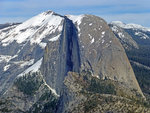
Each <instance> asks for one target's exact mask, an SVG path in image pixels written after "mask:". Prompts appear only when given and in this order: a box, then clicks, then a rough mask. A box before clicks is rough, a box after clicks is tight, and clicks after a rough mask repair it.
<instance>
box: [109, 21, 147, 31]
mask: <svg viewBox="0 0 150 113" xmlns="http://www.w3.org/2000/svg"><path fill="white" fill-rule="evenodd" d="M110 24H113V25H116V26H119V27H121V28H124V29H139V30H142V31H150V28H147V27H143V26H141V25H138V24H133V23H129V24H125V23H123V22H121V21H113V22H111V23H110Z"/></svg>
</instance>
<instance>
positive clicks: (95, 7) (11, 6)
mask: <svg viewBox="0 0 150 113" xmlns="http://www.w3.org/2000/svg"><path fill="white" fill-rule="evenodd" d="M47 10H52V11H54V12H56V13H59V14H61V15H66V14H73V15H78V14H93V15H97V16H100V17H102V18H104V19H105V20H106V21H107V22H110V21H115V20H120V21H123V22H124V23H136V24H141V25H143V26H147V27H150V0H0V23H6V22H22V21H25V20H27V19H29V18H31V17H32V16H35V15H37V14H39V13H41V12H44V11H47Z"/></svg>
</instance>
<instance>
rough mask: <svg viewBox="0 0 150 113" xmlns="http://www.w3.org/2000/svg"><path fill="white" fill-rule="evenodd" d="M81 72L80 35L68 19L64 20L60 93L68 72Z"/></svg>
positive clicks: (58, 85) (60, 58)
mask: <svg viewBox="0 0 150 113" xmlns="http://www.w3.org/2000/svg"><path fill="white" fill-rule="evenodd" d="M79 70H80V53H79V44H78V33H77V29H76V27H75V25H74V24H73V23H72V21H71V20H69V19H68V18H67V17H65V19H64V25H63V31H62V35H61V37H60V47H59V62H58V71H57V76H58V78H56V79H57V81H56V83H58V84H56V85H57V86H56V88H57V89H58V92H60V91H61V87H62V86H63V80H64V77H65V76H66V75H67V72H69V71H73V72H79Z"/></svg>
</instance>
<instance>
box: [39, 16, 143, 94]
mask: <svg viewBox="0 0 150 113" xmlns="http://www.w3.org/2000/svg"><path fill="white" fill-rule="evenodd" d="M68 18H70V19H72V18H73V17H72V16H68ZM74 18H75V17H74ZM74 18H73V19H74ZM76 18H77V17H76ZM78 18H79V17H78ZM78 21H81V22H80V24H79V25H78V23H79V22H78ZM73 22H74V24H75V25H76V28H78V31H76V29H75V27H74V25H73V24H72V22H71V21H70V20H68V19H66V18H65V20H64V27H63V31H62V35H61V36H60V40H58V41H56V42H50V43H49V44H48V45H47V47H46V52H47V53H45V54H44V58H43V64H42V66H41V72H42V74H43V75H45V76H46V80H47V81H48V84H49V85H50V86H51V87H53V88H56V90H57V88H58V90H57V91H58V92H60V91H59V89H62V88H61V87H59V86H58V85H57V84H60V86H62V84H61V82H62V81H63V80H64V77H65V76H66V74H67V72H68V71H74V72H79V69H80V71H90V72H91V73H92V75H93V76H96V77H99V78H100V79H111V80H116V81H119V82H122V83H123V84H125V85H126V86H127V87H129V88H130V89H135V90H137V91H138V92H139V93H140V94H141V95H143V94H142V92H141V89H140V87H139V85H138V83H137V80H136V78H135V75H134V72H133V70H132V67H131V65H130V63H129V61H128V58H127V56H126V54H125V51H124V49H123V47H122V45H121V44H120V42H119V41H118V40H117V38H116V37H115V36H114V34H113V32H112V31H111V30H110V28H109V26H108V25H107V23H106V22H105V21H104V20H103V19H101V18H99V17H96V16H92V15H84V16H82V18H81V19H80V20H76V21H75V20H73ZM73 30H75V31H73ZM77 32H78V35H77ZM68 41H69V42H68ZM72 42H74V43H72ZM58 45H59V46H58ZM78 45H79V46H78ZM53 59H55V60H53ZM49 60H50V61H49ZM52 62H53V63H52ZM80 65H81V68H80ZM50 69H51V70H50ZM47 70H48V72H47ZM58 79H59V81H58V82H57V80H58Z"/></svg>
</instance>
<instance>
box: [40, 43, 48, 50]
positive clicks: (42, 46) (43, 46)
mask: <svg viewBox="0 0 150 113" xmlns="http://www.w3.org/2000/svg"><path fill="white" fill-rule="evenodd" d="M46 45H47V43H44V42H41V43H39V46H40V47H41V48H42V49H44V48H45V47H46Z"/></svg>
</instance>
